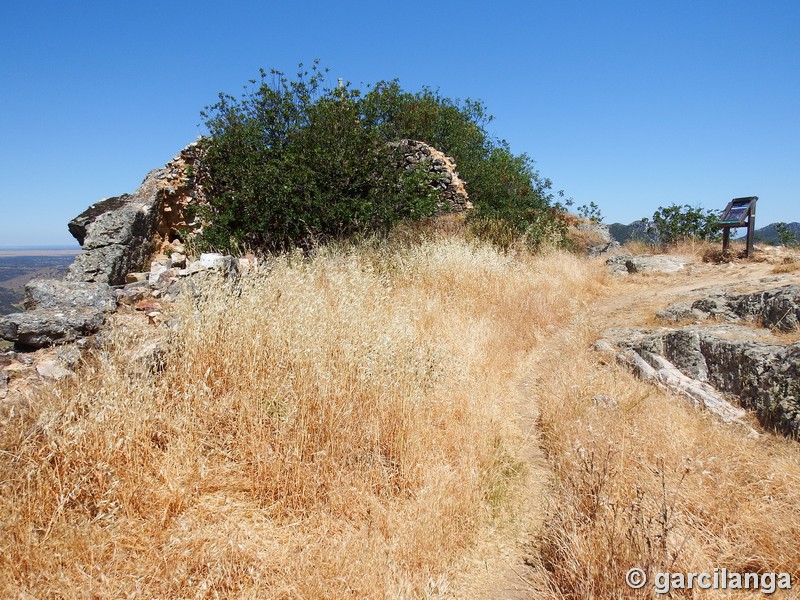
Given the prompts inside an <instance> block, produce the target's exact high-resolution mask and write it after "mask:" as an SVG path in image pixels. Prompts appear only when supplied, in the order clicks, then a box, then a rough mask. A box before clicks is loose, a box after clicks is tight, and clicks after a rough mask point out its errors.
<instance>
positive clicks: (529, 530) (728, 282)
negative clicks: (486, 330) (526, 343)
mask: <svg viewBox="0 0 800 600" xmlns="http://www.w3.org/2000/svg"><path fill="white" fill-rule="evenodd" d="M601 264H602V263H600V262H598V267H599V268H602V267H600V265H601ZM774 268H775V264H774V262H773V261H767V262H755V261H740V262H733V263H728V264H710V263H703V262H702V261H700V259H692V262H691V263H690V264H688V265H687V268H686V269H684V270H683V271H680V272H677V273H671V274H639V275H634V276H629V277H618V278H613V279H611V281H610V282H609V285H608V288H607V289H606V291H605V292H604V293H603V294H602V295H601V296H600V297H598V298H596V299H595V300H594V302H593V303H592V304H591V305H589V306H586V307H584V308H583V309H582V310H581V312H580V313H576V314H575V315H574V318H573V320H572V321H571V322H570V323H568V324H566V325H565V326H564V327H563V328H561V329H560V330H559V332H554V333H550V334H548V335H547V336H543V337H542V339H541V340H540V344H539V346H538V347H537V348H536V349H535V350H534V351H533V352H532V353H531V355H530V356H529V357H528V358H527V361H526V363H525V365H524V367H522V368H521V369H520V373H519V377H518V379H517V383H516V386H515V388H516V394H517V398H516V411H517V412H516V419H517V423H518V426H519V428H520V430H521V431H522V432H524V439H525V445H524V447H522V448H520V450H519V458H520V459H521V460H522V461H523V462H524V464H525V473H526V482H525V489H524V490H523V491H522V500H521V503H520V505H521V506H523V507H524V509H523V510H522V511H521V512H520V514H519V515H517V516H516V518H517V523H516V528H515V530H514V535H513V537H511V538H510V539H506V541H505V543H504V544H501V545H500V546H498V547H497V548H496V552H495V555H494V557H493V558H492V559H491V560H488V559H487V560H486V561H485V563H484V564H483V565H482V567H483V568H482V569H479V571H481V572H480V573H479V574H478V575H477V576H473V577H472V578H471V579H472V581H471V583H470V585H468V586H466V587H465V588H464V589H458V590H457V595H456V596H454V597H459V598H461V597H464V598H466V597H469V598H479V599H486V600H490V599H491V600H524V599H533V598H548V597H553V598H558V597H560V594H559V593H558V592H555V591H554V590H553V589H552V584H550V583H549V580H548V579H549V578H548V573H547V572H546V570H545V568H544V566H543V565H542V564H541V559H540V557H539V549H538V547H539V545H540V539H541V534H542V530H543V525H544V522H545V518H546V513H547V510H546V509H547V506H548V502H550V503H552V502H553V501H554V499H553V498H552V497H551V489H552V483H553V478H554V474H553V472H552V469H551V466H550V464H549V463H548V460H547V456H546V453H545V450H544V447H543V444H542V439H541V432H540V431H539V428H538V424H537V420H538V414H539V409H538V406H537V400H536V396H535V393H534V390H533V382H534V380H535V378H536V377H537V376H539V371H540V369H538V368H537V363H538V362H539V359H540V358H541V357H544V356H547V355H549V354H551V353H553V352H560V351H561V350H563V345H564V343H565V342H564V339H565V336H564V335H561V334H565V333H566V334H567V337H568V334H569V330H570V329H571V328H578V327H586V326H587V324H588V326H589V327H591V329H592V331H594V332H596V334H597V337H598V338H599V337H600V335H601V334H602V332H603V331H604V330H606V329H609V328H615V327H648V326H657V325H663V324H659V323H658V322H657V321H656V319H655V313H656V312H657V311H658V310H660V309H662V308H665V307H667V306H668V305H670V304H672V303H675V302H681V301H682V302H686V301H689V302H691V301H693V300H695V299H698V298H701V297H703V296H705V295H707V294H708V293H709V292H713V291H722V290H723V289H724V290H728V291H735V292H746V291H751V290H755V289H759V288H767V287H777V286H780V285H787V284H800V272H798V271H795V272H793V273H787V274H776V273H775V271H774ZM598 361H600V358H599V357H598ZM676 401H679V400H677V399H676Z"/></svg>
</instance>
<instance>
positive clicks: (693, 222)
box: [653, 204, 722, 244]
mask: <svg viewBox="0 0 800 600" xmlns="http://www.w3.org/2000/svg"><path fill="white" fill-rule="evenodd" d="M653 224H654V225H655V227H656V230H657V232H658V239H659V241H660V242H661V243H663V244H674V243H675V242H678V241H681V240H686V239H691V238H695V239H698V240H710V241H716V240H719V239H720V238H721V236H722V232H721V231H720V228H719V213H717V212H715V211H713V210H706V211H704V210H703V209H702V208H700V207H693V206H690V205H688V204H684V205H678V204H672V205H670V206H667V207H666V208H665V207H663V206H659V207H658V210H657V211H656V212H655V213H653Z"/></svg>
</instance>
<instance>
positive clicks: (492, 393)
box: [0, 239, 602, 598]
mask: <svg viewBox="0 0 800 600" xmlns="http://www.w3.org/2000/svg"><path fill="white" fill-rule="evenodd" d="M601 285H602V277H601V276H599V275H598V274H597V273H596V272H593V268H592V266H591V265H590V264H589V263H587V262H585V261H581V260H579V259H577V258H575V257H573V256H569V255H563V254H555V255H551V256H548V257H542V258H532V257H530V256H527V255H521V256H511V255H503V254H499V253H497V252H496V251H494V250H492V249H490V248H487V247H485V246H479V245H474V244H469V243H466V242H464V241H459V240H456V239H439V240H437V241H429V242H422V243H420V244H417V245H413V246H408V247H403V248H400V249H398V248H387V247H384V246H380V245H377V246H372V247H366V248H362V249H360V250H359V249H355V250H339V251H334V250H324V249H323V250H321V251H320V253H319V256H317V257H316V258H313V259H305V258H302V257H300V256H287V257H283V258H280V259H277V260H276V261H275V262H274V264H273V265H272V267H271V270H270V272H269V273H268V274H267V275H265V276H263V277H260V278H251V279H246V280H243V282H242V283H241V284H240V285H239V286H238V287H234V288H230V287H227V286H225V285H222V284H220V283H217V284H216V285H211V286H208V287H206V288H204V289H203V290H202V293H201V294H200V295H199V296H198V298H197V299H195V300H192V299H191V297H190V296H189V295H188V294H187V295H185V296H184V298H183V300H182V301H181V304H180V306H179V307H178V309H177V313H178V314H177V317H178V325H177V330H176V332H175V333H174V334H173V335H172V336H171V338H170V339H169V349H168V352H167V355H166V357H165V360H164V366H163V369H162V370H160V371H156V372H153V371H152V370H148V369H147V368H145V367H144V366H142V365H140V364H139V363H137V362H136V361H134V360H132V358H131V357H132V356H133V355H134V354H135V350H136V349H137V348H138V347H140V346H141V344H142V340H141V339H139V338H138V337H137V335H136V334H134V333H133V332H132V331H128V330H126V329H125V327H124V326H122V325H121V326H119V327H118V328H117V329H116V330H115V331H114V332H113V334H112V336H111V337H112V342H111V343H110V344H109V346H108V348H106V349H105V350H103V351H102V352H98V353H97V355H96V356H95V357H93V358H91V359H90V360H88V361H87V364H86V365H85V367H84V368H83V369H82V371H81V372H80V373H79V374H78V376H77V377H76V378H74V379H73V380H70V381H66V382H63V383H61V384H58V385H55V386H53V387H51V388H48V389H46V390H44V391H43V392H42V394H41V395H40V397H39V398H38V399H37V401H36V402H34V404H33V405H32V406H31V409H30V411H29V412H28V413H27V414H26V415H25V416H24V417H22V418H20V419H18V420H17V421H16V422H14V423H13V424H12V425H11V426H10V427H9V428H8V429H6V430H5V431H2V432H0V482H1V483H0V486H1V492H0V539H1V540H2V541H1V542H0V544H2V551H0V596H2V597H26V598H27V597H36V598H111V597H129V598H132V597H137V598H156V597H157V598H344V597H353V598H389V597H392V598H394V597H436V596H441V595H446V594H447V591H448V588H449V582H450V579H451V576H452V573H453V570H454V569H456V568H457V565H458V564H460V563H459V560H460V559H461V557H462V556H463V555H464V554H465V553H466V552H468V551H469V549H470V548H471V547H473V545H474V543H475V540H476V539H477V537H478V536H479V535H480V534H481V532H482V531H484V530H485V528H486V527H487V526H488V525H490V524H492V522H493V520H494V521H496V520H497V519H499V518H502V516H503V515H508V514H510V513H511V512H513V510H511V509H513V501H514V500H513V499H514V493H513V490H514V489H515V486H519V485H520V484H521V482H522V481H523V475H522V473H521V471H520V469H519V468H518V465H519V461H517V460H515V458H514V457H515V453H516V451H517V447H518V446H517V444H519V443H520V441H519V437H518V436H519V432H518V431H517V430H516V429H515V423H514V418H513V411H512V409H511V408H510V407H509V403H510V395H509V386H510V385H511V384H510V379H511V377H512V375H513V374H514V373H515V372H516V369H518V368H519V365H520V361H521V360H522V359H523V358H524V357H525V356H526V355H527V354H528V353H529V352H530V351H531V350H533V349H535V348H536V346H537V343H538V342H539V340H540V339H542V338H543V337H544V336H546V335H549V332H550V331H551V330H552V329H553V328H554V327H556V326H558V324H559V323H561V322H564V321H566V320H567V319H568V318H569V317H570V315H571V314H572V313H574V312H575V311H576V310H580V309H581V307H582V306H583V305H585V303H586V301H587V299H588V298H589V297H590V296H591V294H593V293H596V291H597V290H598V289H599V287H600V286H601Z"/></svg>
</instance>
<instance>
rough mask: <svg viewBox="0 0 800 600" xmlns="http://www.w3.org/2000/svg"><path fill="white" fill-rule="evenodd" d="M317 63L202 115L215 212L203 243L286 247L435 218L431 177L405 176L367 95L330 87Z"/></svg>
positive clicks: (209, 212) (209, 214)
mask: <svg viewBox="0 0 800 600" xmlns="http://www.w3.org/2000/svg"><path fill="white" fill-rule="evenodd" d="M323 73H324V72H323V71H321V70H320V69H319V68H318V65H317V63H314V65H313V66H312V69H311V71H310V72H308V71H301V72H300V73H298V76H297V79H296V80H294V81H291V80H289V79H288V78H287V77H286V76H285V75H283V74H282V73H280V72H278V71H272V72H271V73H270V74H269V75H268V74H267V73H266V72H265V71H263V70H262V71H261V72H260V75H261V77H260V81H255V80H254V81H251V85H255V86H256V87H255V88H254V89H249V90H247V91H246V93H245V94H244V95H243V96H242V98H234V97H232V96H230V95H225V94H221V95H220V99H219V102H217V103H216V104H215V105H213V106H211V107H207V108H206V110H205V111H203V113H202V115H203V117H204V118H205V123H206V126H207V127H208V130H209V132H210V136H209V138H208V140H207V142H206V146H207V150H206V154H205V157H204V166H205V180H204V183H205V185H206V188H207V196H208V198H209V205H208V206H207V207H206V208H205V214H204V215H203V216H204V217H205V219H206V220H207V221H208V222H209V223H210V225H209V226H208V227H207V228H206V229H205V230H204V232H203V240H202V241H203V243H204V244H205V245H207V246H213V247H216V248H219V249H226V250H227V249H231V248H236V247H241V246H250V247H254V248H264V249H268V250H284V249H287V248H291V247H293V246H301V247H308V246H310V245H312V244H314V243H317V242H324V241H325V240H327V239H332V238H338V237H343V236H348V235H352V234H355V233H363V232H385V231H387V230H388V229H389V228H390V227H391V226H392V225H394V224H395V223H397V222H398V221H400V220H402V219H405V218H419V217H422V216H427V215H432V214H433V213H434V212H435V210H436V203H437V197H436V194H435V192H434V191H433V188H432V187H431V185H430V183H431V181H432V176H431V175H430V174H428V173H427V172H426V171H424V170H423V169H421V168H416V169H414V168H412V169H402V168H399V167H398V163H399V162H400V159H399V157H398V156H397V150H396V149H393V148H391V147H390V146H388V145H387V144H385V143H384V142H383V139H382V137H381V136H380V134H379V132H378V131H377V130H376V129H375V128H374V127H368V126H366V125H365V123H364V120H363V116H362V114H361V103H360V102H361V101H360V98H359V93H358V92H357V91H353V90H350V89H347V88H338V89H332V90H329V89H323V88H322V83H323V78H324V76H323Z"/></svg>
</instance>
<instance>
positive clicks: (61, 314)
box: [0, 244, 264, 413]
mask: <svg viewBox="0 0 800 600" xmlns="http://www.w3.org/2000/svg"><path fill="white" fill-rule="evenodd" d="M172 250H173V251H172V252H171V254H170V256H161V257H157V258H156V259H155V260H154V261H153V262H152V263H151V264H150V270H149V271H140V272H136V273H128V274H127V275H126V278H125V279H126V282H125V283H124V284H122V285H117V286H111V285H109V284H108V283H101V282H76V281H60V280H34V281H32V282H30V283H29V284H28V285H27V286H26V288H25V308H26V309H27V310H26V311H25V312H21V313H14V314H11V315H5V316H0V337H2V338H3V339H5V340H7V341H10V342H13V343H14V348H13V350H7V351H5V352H2V353H0V400H5V399H6V398H7V396H8V395H9V392H10V390H11V388H13V387H15V384H19V385H16V387H17V388H20V387H23V386H22V383H23V382H26V383H27V384H28V386H27V387H30V384H31V383H35V382H36V381H41V380H58V379H63V378H64V377H68V376H70V375H72V374H73V373H74V370H75V368H76V366H77V365H78V364H79V363H80V360H81V351H82V350H86V349H88V348H95V347H99V346H101V345H102V344H103V331H102V328H103V326H104V325H105V324H106V323H107V321H108V319H109V318H110V316H111V314H112V313H115V312H120V313H129V314H143V315H144V316H145V317H146V319H147V322H148V323H149V324H150V325H154V326H161V327H169V326H170V325H171V324H172V321H171V320H170V311H171V309H172V308H173V307H174V305H175V302H176V301H177V300H178V298H179V296H180V295H181V294H183V293H187V291H188V292H189V293H192V294H195V292H194V290H195V289H196V288H198V287H200V286H199V285H198V283H199V280H201V279H206V278H209V277H222V278H223V279H224V280H226V281H229V282H230V281H236V280H238V278H239V277H240V276H241V275H242V274H256V273H258V272H260V271H261V269H262V268H263V266H264V265H263V263H262V262H261V261H259V259H257V258H256V257H253V256H248V257H244V258H238V259H237V258H234V257H232V256H224V255H221V254H212V253H210V254H201V255H200V257H199V258H198V259H197V260H193V261H192V260H188V259H187V258H186V255H185V254H184V249H183V247H182V246H180V245H179V244H173V245H172ZM151 346H152V347H151ZM140 354H141V356H140V357H138V358H136V357H134V359H132V362H133V363H136V362H141V363H142V364H146V365H149V366H147V368H148V369H149V368H153V365H157V364H159V362H160V361H161V358H160V357H162V356H163V354H164V352H163V348H161V345H160V344H159V343H158V341H157V340H155V341H151V343H149V345H148V344H145V345H143V347H142V349H141V352H140ZM4 410H5V409H4ZM2 412H3V411H0V413H2Z"/></svg>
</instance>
